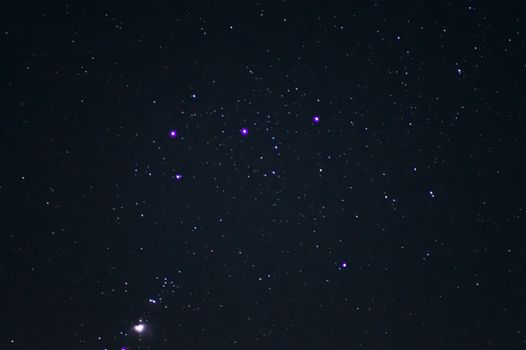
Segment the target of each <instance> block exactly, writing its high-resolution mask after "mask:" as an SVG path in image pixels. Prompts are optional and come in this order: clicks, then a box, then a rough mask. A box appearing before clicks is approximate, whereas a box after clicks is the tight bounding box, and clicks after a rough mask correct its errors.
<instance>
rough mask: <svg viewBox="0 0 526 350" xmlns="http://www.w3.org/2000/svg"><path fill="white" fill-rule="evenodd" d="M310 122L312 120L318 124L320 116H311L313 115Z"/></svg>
mask: <svg viewBox="0 0 526 350" xmlns="http://www.w3.org/2000/svg"><path fill="white" fill-rule="evenodd" d="M312 122H313V123H314V124H318V123H319V122H320V117H319V116H317V115H315V116H313V117H312Z"/></svg>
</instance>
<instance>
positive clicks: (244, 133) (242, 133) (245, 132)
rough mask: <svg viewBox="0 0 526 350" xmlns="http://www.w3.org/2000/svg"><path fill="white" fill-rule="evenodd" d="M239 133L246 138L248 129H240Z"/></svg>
mask: <svg viewBox="0 0 526 350" xmlns="http://www.w3.org/2000/svg"><path fill="white" fill-rule="evenodd" d="M240 132H241V135H242V136H247V135H248V129H247V128H241V130H240Z"/></svg>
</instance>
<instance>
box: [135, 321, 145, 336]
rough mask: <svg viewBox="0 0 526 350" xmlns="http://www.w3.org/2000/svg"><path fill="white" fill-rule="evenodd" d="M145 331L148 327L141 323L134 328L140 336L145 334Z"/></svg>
mask: <svg viewBox="0 0 526 350" xmlns="http://www.w3.org/2000/svg"><path fill="white" fill-rule="evenodd" d="M145 329H146V325H145V324H144V323H139V324H136V325H135V326H133V330H134V331H135V332H137V333H139V334H141V333H142V332H144V330H145Z"/></svg>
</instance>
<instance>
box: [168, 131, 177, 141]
mask: <svg viewBox="0 0 526 350" xmlns="http://www.w3.org/2000/svg"><path fill="white" fill-rule="evenodd" d="M170 137H171V138H172V139H175V138H176V137H177V131H176V130H171V131H170Z"/></svg>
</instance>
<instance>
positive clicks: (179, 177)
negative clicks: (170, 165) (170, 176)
mask: <svg viewBox="0 0 526 350" xmlns="http://www.w3.org/2000/svg"><path fill="white" fill-rule="evenodd" d="M182 178H183V175H181V174H175V179H176V180H177V181H179V180H181V179H182Z"/></svg>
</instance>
